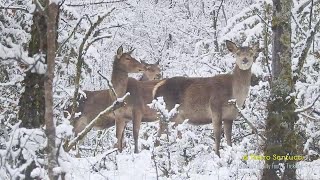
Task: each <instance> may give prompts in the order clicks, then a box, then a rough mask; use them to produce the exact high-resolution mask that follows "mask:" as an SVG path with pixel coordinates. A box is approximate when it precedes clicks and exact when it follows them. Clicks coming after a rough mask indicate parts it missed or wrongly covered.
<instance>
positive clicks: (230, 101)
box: [228, 99, 267, 141]
mask: <svg viewBox="0 0 320 180" xmlns="http://www.w3.org/2000/svg"><path fill="white" fill-rule="evenodd" d="M228 104H230V105H234V107H235V108H236V109H237V110H238V113H239V114H240V116H241V117H242V118H243V119H244V121H245V122H246V123H247V124H248V125H249V126H250V127H251V129H252V130H253V131H254V133H256V134H257V135H258V136H260V137H261V139H262V140H264V141H266V140H267V139H266V138H265V137H264V136H263V135H261V134H259V132H258V129H257V128H256V127H254V125H253V124H252V123H251V122H250V121H249V120H248V119H247V118H246V117H245V116H244V115H243V113H242V111H241V109H240V108H239V106H238V104H237V100H236V99H230V100H229V101H228Z"/></svg>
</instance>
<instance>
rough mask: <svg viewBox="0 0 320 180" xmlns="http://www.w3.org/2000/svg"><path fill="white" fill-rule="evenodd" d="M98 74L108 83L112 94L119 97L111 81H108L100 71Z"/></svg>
mask: <svg viewBox="0 0 320 180" xmlns="http://www.w3.org/2000/svg"><path fill="white" fill-rule="evenodd" d="M98 74H99V75H100V76H101V77H102V78H103V79H105V80H106V81H107V84H108V87H109V89H110V90H111V91H112V94H113V95H114V96H115V97H118V95H117V93H116V91H115V90H114V88H113V86H112V84H111V82H110V81H109V79H108V78H107V77H105V76H104V75H102V74H101V71H100V70H98Z"/></svg>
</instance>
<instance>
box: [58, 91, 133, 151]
mask: <svg viewBox="0 0 320 180" xmlns="http://www.w3.org/2000/svg"><path fill="white" fill-rule="evenodd" d="M129 95H130V93H127V94H125V95H124V96H123V97H122V98H118V99H117V100H116V101H115V102H113V104H112V105H111V106H109V107H107V108H106V109H105V110H103V111H101V112H100V113H99V114H98V115H97V116H96V117H95V118H94V119H93V120H92V121H91V122H90V124H88V125H87V126H86V127H85V128H84V129H83V130H82V131H81V132H80V133H79V134H78V135H77V137H75V138H74V139H73V140H71V141H70V143H69V144H67V145H65V146H64V147H65V151H66V152H68V151H70V149H71V148H72V147H73V146H75V145H76V144H77V142H78V141H80V140H81V139H83V138H84V137H85V135H87V133H88V132H89V131H90V130H91V129H92V128H93V127H94V125H95V123H96V122H97V121H98V120H99V119H100V117H101V116H104V115H106V114H110V113H111V112H113V111H115V110H117V109H119V108H121V107H122V106H124V105H125V104H126V102H125V101H126V100H127V98H128V97H129Z"/></svg>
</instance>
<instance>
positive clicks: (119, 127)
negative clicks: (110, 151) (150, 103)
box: [116, 119, 126, 152]
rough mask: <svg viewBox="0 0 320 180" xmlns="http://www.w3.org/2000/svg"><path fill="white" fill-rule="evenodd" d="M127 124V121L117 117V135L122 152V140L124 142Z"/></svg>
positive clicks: (118, 145) (118, 146) (119, 148)
mask: <svg viewBox="0 0 320 180" xmlns="http://www.w3.org/2000/svg"><path fill="white" fill-rule="evenodd" d="M125 125H126V123H125V121H124V120H123V119H116V137H117V148H118V150H119V152H122V142H123V134H124V128H125Z"/></svg>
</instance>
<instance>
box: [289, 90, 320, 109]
mask: <svg viewBox="0 0 320 180" xmlns="http://www.w3.org/2000/svg"><path fill="white" fill-rule="evenodd" d="M319 98H320V94H319V95H318V97H317V98H316V99H315V100H314V101H313V102H312V103H311V104H309V105H307V106H305V107H303V108H300V109H296V110H295V111H294V112H295V113H301V112H304V111H307V110H308V109H310V108H312V107H313V106H314V104H315V103H316V102H317V101H318V99H319Z"/></svg>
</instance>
